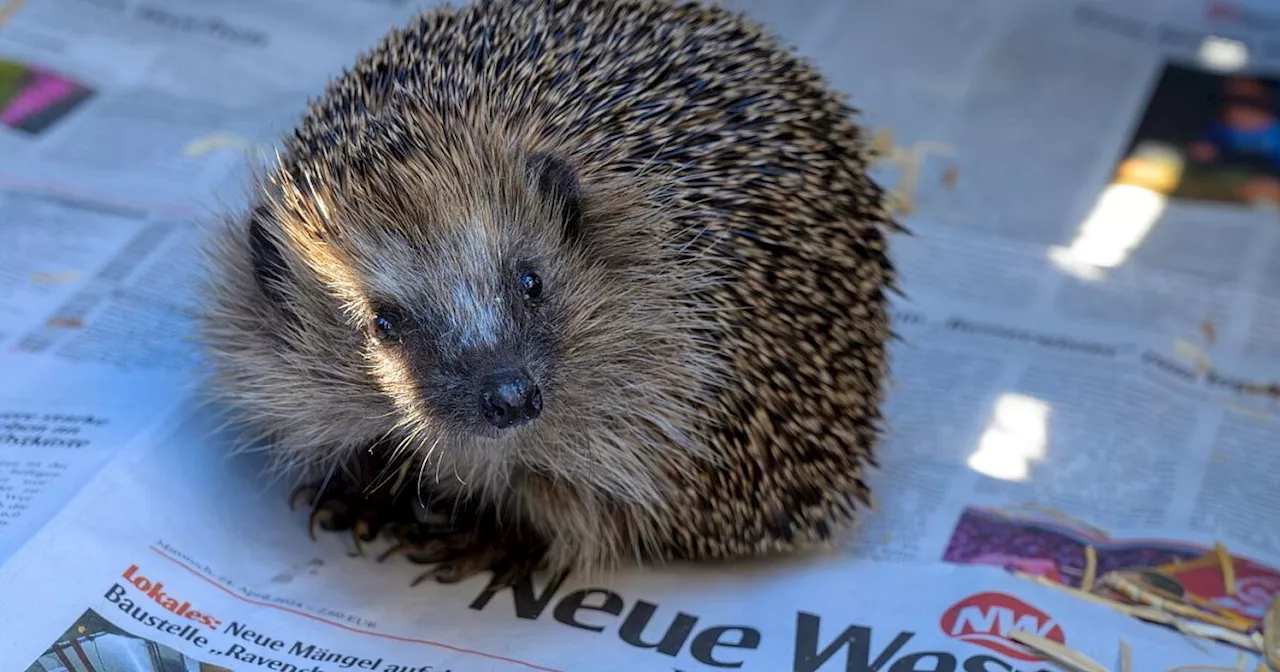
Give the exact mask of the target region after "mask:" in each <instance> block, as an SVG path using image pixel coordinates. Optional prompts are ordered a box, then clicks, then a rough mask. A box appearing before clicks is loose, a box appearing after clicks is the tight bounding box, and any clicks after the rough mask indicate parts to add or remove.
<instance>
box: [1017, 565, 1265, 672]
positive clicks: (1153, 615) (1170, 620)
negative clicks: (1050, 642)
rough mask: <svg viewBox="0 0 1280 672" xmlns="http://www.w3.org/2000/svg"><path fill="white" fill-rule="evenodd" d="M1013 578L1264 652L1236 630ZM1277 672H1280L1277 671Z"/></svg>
mask: <svg viewBox="0 0 1280 672" xmlns="http://www.w3.org/2000/svg"><path fill="white" fill-rule="evenodd" d="M1012 574H1013V575H1014V576H1017V577H1019V578H1023V579H1026V580H1028V581H1033V582H1035V583H1038V584H1040V585H1042V586H1047V587H1050V588H1054V589H1056V590H1059V591H1062V592H1064V593H1069V594H1071V595H1073V596H1075V597H1078V598H1080V599H1083V600H1085V601H1088V602H1093V603H1095V604H1101V605H1103V606H1105V607H1110V608H1112V609H1114V610H1115V611H1118V612H1120V613H1122V614H1124V615H1126V616H1130V617H1132V618H1137V619H1139V620H1143V621H1147V622H1149V623H1158V624H1160V625H1167V626H1170V627H1172V628H1175V629H1176V630H1178V632H1179V633H1180V634H1182V635H1183V636H1184V637H1198V638H1200V639H1211V640H1215V641H1219V642H1223V643H1226V644H1231V645H1232V646H1236V647H1239V648H1242V649H1245V650H1248V651H1262V642H1261V639H1260V637H1249V636H1247V635H1243V634H1241V633H1239V632H1236V631H1235V630H1230V629H1222V628H1220V627H1218V626H1214V625H1208V624H1204V623H1195V622H1188V621H1185V620H1181V619H1179V618H1177V617H1176V616H1174V615H1173V614H1170V613H1168V612H1166V611H1162V610H1160V609H1158V608H1156V607H1151V606H1143V605H1133V604H1126V603H1124V602H1118V601H1116V600H1112V599H1109V598H1106V597H1103V596H1101V595H1096V594H1094V593H1086V592H1084V591H1082V590H1080V589H1079V588H1073V587H1071V586H1066V585H1063V584H1061V583H1057V582H1055V581H1052V580H1050V579H1046V578H1045V577H1043V576H1036V575H1034V574H1025V573H1022V572H1012ZM1191 641H1192V643H1193V644H1195V645H1196V646H1200V647H1201V648H1203V646H1202V645H1201V644H1200V643H1199V642H1196V641H1194V640H1191ZM1275 672H1280V670H1276V671H1275Z"/></svg>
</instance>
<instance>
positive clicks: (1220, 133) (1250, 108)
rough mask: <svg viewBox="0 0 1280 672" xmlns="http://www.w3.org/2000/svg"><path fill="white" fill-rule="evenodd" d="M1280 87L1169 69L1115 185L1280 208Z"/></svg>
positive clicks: (1194, 70)
mask: <svg viewBox="0 0 1280 672" xmlns="http://www.w3.org/2000/svg"><path fill="white" fill-rule="evenodd" d="M1278 91H1280V81H1277V80H1276V79H1273V78H1268V77H1260V76H1255V75H1247V74H1238V73H1233V74H1225V73H1218V72H1213V71H1209V70H1202V69H1198V68H1194V67H1189V66H1186V65H1181V64H1176V63H1170V64H1167V65H1166V66H1165V68H1164V71H1163V72H1162V73H1161V75H1160V78H1159V80H1158V81H1157V82H1156V85H1155V87H1154V88H1153V89H1152V92H1151V95H1150V96H1149V98H1148V100H1147V104H1146V109H1145V110H1144V111H1143V115H1142V118H1141V120H1140V121H1139V123H1138V125H1137V128H1136V129H1135V130H1134V132H1133V136H1132V138H1131V139H1130V142H1129V145H1128V147H1127V148H1126V149H1125V151H1124V153H1123V154H1122V156H1121V157H1120V161H1119V162H1118V165H1117V166H1116V171H1115V182H1117V183H1121V184H1131V185H1135V186H1139V187H1145V188H1147V189H1150V190H1152V191H1155V192H1157V193H1160V194H1164V195H1165V196H1167V197H1169V198H1174V199H1183V200H1192V201H1203V202H1210V203H1221V204H1240V205H1246V204H1260V203H1266V204H1273V205H1280V104H1277V92H1278Z"/></svg>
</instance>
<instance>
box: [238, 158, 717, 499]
mask: <svg viewBox="0 0 1280 672" xmlns="http://www.w3.org/2000/svg"><path fill="white" fill-rule="evenodd" d="M470 146H471V147H481V148H482V149H480V150H479V151H471V150H467V151H464V150H463V149H461V148H458V147H451V148H450V149H451V150H453V151H449V152H444V153H441V154H439V155H436V156H432V157H424V158H421V159H418V160H416V161H415V160H408V161H401V162H388V163H387V164H386V166H385V169H383V170H380V171H378V172H377V173H376V174H370V175H366V176H363V177H360V178H359V179H358V180H357V179H348V180H346V181H342V180H322V179H312V180H310V181H308V179H306V178H301V177H293V178H291V181H289V182H286V187H285V196H284V198H281V199H279V202H280V203H283V204H287V207H281V206H277V207H276V209H275V211H274V212H272V213H269V214H268V216H265V217H263V218H262V224H253V225H251V236H250V237H251V243H252V244H251V247H252V249H253V256H254V259H255V261H254V264H255V268H256V271H257V276H258V279H259V285H260V288H261V289H262V290H263V295H264V296H265V297H269V298H270V300H271V303H273V304H275V305H277V306H290V307H291V308H292V310H293V311H295V312H296V313H297V315H296V318H300V319H294V320H293V323H294V324H298V325H302V326H301V327H300V328H301V329H304V330H308V331H310V332H311V334H312V335H310V336H306V337H301V336H292V337H290V336H285V337H284V340H285V341H289V340H293V341H295V342H297V341H301V342H302V343H303V344H317V345H318V346H319V347H320V350H321V351H322V352H324V353H338V352H343V351H344V350H345V351H347V352H349V353H350V355H349V356H341V355H333V354H330V358H329V361H319V358H317V357H311V356H310V355H308V357H307V358H306V359H304V358H302V357H299V356H298V355H297V354H293V355H286V356H282V357H281V362H280V364H281V366H280V369H279V370H280V373H278V374H276V375H279V376H281V377H284V376H286V375H288V376H293V378H292V379H293V380H296V381H298V382H297V383H295V384H296V385H298V386H299V389H303V388H306V389H307V391H308V393H310V394H312V395H314V396H315V397H324V398H325V399H327V401H326V403H325V406H326V407H329V408H335V409H338V408H342V409H346V410H345V412H344V413H342V414H341V416H339V417H343V418H350V417H353V416H358V415H360V414H361V410H360V408H359V407H360V406H363V407H364V408H365V409H366V410H365V411H364V413H363V415H364V419H363V420H362V423H363V425H364V427H365V429H364V431H365V432H366V435H367V433H368V429H369V427H368V425H369V424H370V423H373V422H375V420H376V419H379V418H380V419H381V424H382V428H381V430H377V431H378V432H379V433H380V434H384V435H388V436H391V437H395V436H400V437H401V438H402V439H404V441H403V442H402V443H400V444H399V445H401V446H416V447H417V449H418V450H419V451H420V453H421V454H422V455H423V459H424V460H428V459H429V460H431V461H432V462H434V463H435V464H434V465H433V470H440V469H444V470H452V471H454V472H457V473H458V474H459V475H460V476H461V477H462V478H463V479H464V480H468V481H474V479H475V478H476V476H477V474H479V475H482V476H483V475H486V474H487V475H488V476H491V477H492V481H493V482H497V481H499V480H500V479H501V478H502V477H501V476H499V474H502V473H505V472H507V471H509V469H510V468H512V467H515V466H523V467H524V468H528V469H533V470H536V471H539V472H543V473H547V472H551V473H558V474H559V475H561V476H564V477H568V476H570V475H572V476H573V477H574V478H577V479H579V480H580V481H583V482H585V483H588V484H589V483H592V482H594V483H595V485H596V486H597V487H599V488H600V489H603V490H608V491H611V492H613V493H615V494H622V495H623V496H627V493H626V492H625V491H628V490H630V491H631V493H630V495H631V496H641V495H638V494H637V493H636V492H635V489H636V488H640V489H649V488H648V486H649V485H652V484H651V483H650V482H649V478H650V477H651V476H652V471H653V463H654V458H655V454H654V453H655V451H670V450H684V451H695V450H697V446H698V445H699V444H698V443H697V441H696V440H694V439H693V438H692V437H693V434H694V433H695V432H696V430H697V427H696V425H697V422H698V418H699V417H700V416H701V415H702V414H703V410H702V406H701V404H702V403H704V400H705V399H706V398H708V396H709V391H710V389H711V388H712V387H713V386H714V385H715V384H716V383H717V382H718V380H719V378H718V374H720V373H721V369H720V367H721V361H720V360H719V359H718V358H717V357H716V356H715V355H714V354H713V353H714V351H713V350H712V349H708V348H706V347H705V337H703V336H701V335H700V332H699V331H698V329H700V328H702V327H704V326H705V322H704V321H703V319H702V318H703V317H704V316H703V315H702V314H700V313H699V308H698V305H699V304H698V301H699V299H698V298H697V297H696V296H695V294H696V292H698V291H700V290H704V289H705V287H707V286H708V283H710V282H712V281H713V279H712V278H710V277H708V276H707V274H706V272H705V270H702V271H698V270H694V269H693V268H692V267H691V266H689V265H688V264H687V263H686V262H685V261H684V259H687V258H688V257H686V256H681V255H680V254H677V253H676V252H674V251H673V250H675V249H677V247H678V246H687V245H688V244H689V243H688V241H687V240H684V239H675V238H674V236H676V235H678V234H679V233H681V232H682V231H683V230H682V229H678V228H677V227H673V226H672V225H671V220H670V219H669V217H670V216H671V214H670V212H668V211H667V208H669V207H671V206H669V205H668V204H667V203H666V202H664V201H662V200H661V197H660V196H658V195H657V194H660V193H664V192H662V190H661V189H659V188H658V183H649V182H643V183H642V182H640V181H639V180H638V179H637V178H636V177H635V176H633V175H630V174H628V175H626V176H625V177H623V178H620V179H619V178H614V179H612V180H610V179H609V178H607V177H601V178H596V179H594V180H592V181H590V182H581V181H580V180H581V176H580V175H579V173H578V172H577V170H576V169H575V168H574V167H573V166H572V165H571V164H570V163H569V162H568V161H567V160H566V159H564V158H562V157H560V156H558V155H555V154H550V153H542V152H531V153H519V152H517V153H514V156H512V155H511V153H508V152H505V151H489V149H488V148H489V147H492V145H481V143H472V144H471V145H470ZM468 151H470V153H468ZM513 158H514V160H512V159H513ZM427 175H430V176H433V177H434V178H436V181H429V180H426V179H424V176H427ZM315 183H319V184H323V185H325V187H324V189H323V190H320V189H313V190H312V191H309V192H308V191H307V187H308V185H310V184H315ZM289 189H293V195H292V196H290V195H289ZM268 232H269V235H268ZM273 269H276V270H273ZM279 269H292V270H289V271H288V272H281V271H279ZM273 292H274V294H273ZM286 312H287V311H286ZM268 328H270V327H268ZM282 331H283V330H282ZM291 371H298V373H296V374H295V373H289V372H291ZM319 371H323V372H324V375H323V376H317V375H316V373H315V372H319ZM356 380H364V381H367V387H368V392H369V393H372V394H376V395H377V396H378V397H380V398H381V399H383V400H384V401H385V403H381V404H379V406H378V407H377V408H376V409H375V408H374V407H372V405H371V404H370V401H369V399H370V397H369V394H367V393H362V394H360V395H353V394H352V393H351V389H352V385H351V384H350V383H351V381H356ZM327 381H334V383H329V382H327ZM338 381H341V382H342V384H341V385H339V384H336V383H337V382H338ZM347 399H350V400H349V401H348V400H347ZM386 408H390V409H393V410H392V411H391V412H388V411H387V410H385V409H386ZM323 420H324V419H321V418H317V419H316V421H321V422H322V421H323ZM335 422H337V420H336V419H335ZM336 431H337V428H336V427H335V428H334V430H333V431H332V432H328V433H336ZM353 441H354V439H353ZM392 443H393V445H394V443H395V442H394V441H393V442H392ZM584 475H589V476H584ZM482 480H483V479H482ZM653 492H657V490H656V489H653V490H652V492H650V493H648V494H652V493H653ZM644 496H647V495H644Z"/></svg>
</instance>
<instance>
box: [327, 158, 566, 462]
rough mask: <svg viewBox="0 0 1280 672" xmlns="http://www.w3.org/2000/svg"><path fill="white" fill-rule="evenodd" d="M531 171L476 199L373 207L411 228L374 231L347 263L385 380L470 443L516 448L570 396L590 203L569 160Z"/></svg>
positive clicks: (411, 413) (413, 414) (379, 378)
mask: <svg viewBox="0 0 1280 672" xmlns="http://www.w3.org/2000/svg"><path fill="white" fill-rule="evenodd" d="M523 169H524V170H523V175H522V177H523V178H524V179H523V180H522V181H521V182H519V183H517V182H515V181H512V182H510V183H508V184H507V185H506V187H507V188H506V189H495V190H492V191H489V190H485V189H483V188H482V189H479V190H478V191H479V192H480V194H478V197H475V198H467V199H462V200H461V201H451V200H450V199H448V198H447V197H443V198H442V197H438V196H437V197H432V196H431V195H428V196H427V197H426V199H425V200H426V201H427V202H426V203H425V204H423V206H424V207H418V208H399V209H395V210H393V209H390V208H385V206H384V207H383V208H371V210H375V211H377V210H382V211H384V212H388V213H395V214H394V215H393V216H394V218H395V219H396V220H397V221H395V222H394V223H392V224H391V225H390V226H387V227H383V228H381V229H374V228H372V227H365V229H364V230H365V231H367V232H372V233H374V235H373V236H370V239H369V240H366V241H362V243H361V244H359V245H355V246H349V247H348V249H347V250H346V254H345V256H346V258H347V259H348V260H349V263H350V266H349V267H350V268H351V269H353V271H354V276H355V278H356V281H357V283H358V284H359V285H360V286H361V287H362V291H361V292H360V296H359V300H357V301H355V302H354V304H355V310H354V311H353V312H354V313H355V314H356V316H357V317H356V318H355V320H356V326H357V327H358V328H359V329H360V331H361V333H362V334H363V336H364V345H365V348H364V349H365V352H366V355H367V356H368V357H369V359H371V360H372V362H373V364H374V366H373V367H372V372H373V377H374V378H375V380H376V382H377V383H378V385H379V386H380V387H381V388H382V389H383V390H384V392H385V393H386V394H387V395H389V396H390V397H391V399H392V400H393V401H394V402H395V403H396V405H397V406H398V407H399V408H400V409H401V410H402V411H403V412H404V413H405V415H406V416H407V417H410V418H413V419H415V420H416V421H417V422H418V423H419V424H422V425H428V426H431V427H433V428H436V429H437V430H443V431H444V432H445V433H447V434H449V435H451V436H454V437H458V438H461V439H467V438H474V439H484V440H489V441H498V442H504V441H509V440H513V438H512V436H511V435H512V434H515V433H518V432H520V431H521V430H532V429H534V428H535V426H536V425H537V424H539V421H540V420H542V415H543V410H544V403H546V402H550V403H551V404H552V406H553V407H554V406H555V405H556V401H557V392H558V389H557V381H558V379H559V377H560V375H559V373H560V372H559V371H558V363H559V359H560V358H559V356H558V352H559V350H560V349H561V347H562V343H563V339H562V337H561V335H562V334H563V332H564V330H565V322H566V313H567V312H568V311H569V310H571V304H572V301H573V290H574V288H573V283H572V280H571V279H572V277H573V273H572V267H573V266H574V265H575V264H577V263H580V261H579V260H578V259H576V258H575V252H576V251H577V247H576V242H577V237H578V235H579V233H580V231H579V225H580V224H581V214H580V213H581V196H580V193H579V188H578V181H577V174H576V172H575V171H574V170H573V169H572V168H571V167H570V166H569V165H568V164H567V163H566V162H565V161H564V160H563V159H561V158H559V157H557V156H553V155H549V154H541V153H538V154H532V155H528V156H526V157H524V159H523ZM507 177H511V176H507ZM495 180H496V181H498V182H502V181H503V176H496V178H495ZM374 241H376V242H374ZM371 242H372V243H373V244H370V243H371Z"/></svg>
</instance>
